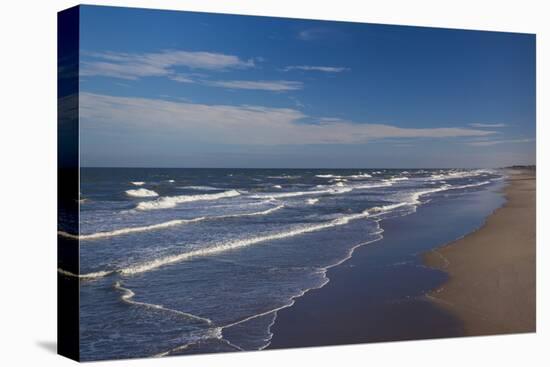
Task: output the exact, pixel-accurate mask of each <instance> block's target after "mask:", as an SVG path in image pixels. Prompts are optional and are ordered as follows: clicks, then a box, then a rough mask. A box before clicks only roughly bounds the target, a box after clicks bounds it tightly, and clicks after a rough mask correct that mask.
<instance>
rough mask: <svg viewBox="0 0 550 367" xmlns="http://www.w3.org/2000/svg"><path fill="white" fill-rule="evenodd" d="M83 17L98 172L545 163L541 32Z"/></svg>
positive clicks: (105, 11)
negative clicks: (538, 122) (540, 135)
mask: <svg viewBox="0 0 550 367" xmlns="http://www.w3.org/2000/svg"><path fill="white" fill-rule="evenodd" d="M80 14H81V15H80V61H79V78H80V94H79V114H80V152H81V157H80V160H81V164H82V166H92V167H233V168H415V167H416V168H436V167H437V168H444V167H501V166H507V165H513V164H534V163H535V117H536V106H535V80H536V78H535V36H534V35H530V34H517V33H502V32H482V31H465V30H450V29H438V28H423V27H407V26H389V25H379V24H365V23H350V22H331V21H315V20H298V19H286V18H271V17H251V16H238V15H221V14H208V13H193V12H180V11H177V12H176V11H157V10H146V9H131V8H115V7H95V6H81V8H80ZM65 98H70V97H65Z"/></svg>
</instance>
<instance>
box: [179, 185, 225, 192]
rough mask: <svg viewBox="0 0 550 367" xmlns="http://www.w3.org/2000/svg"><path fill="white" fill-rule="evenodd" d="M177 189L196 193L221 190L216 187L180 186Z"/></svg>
mask: <svg viewBox="0 0 550 367" xmlns="http://www.w3.org/2000/svg"><path fill="white" fill-rule="evenodd" d="M178 188H179V189H188V190H197V191H214V190H223V189H220V188H218V187H213V186H181V187H178Z"/></svg>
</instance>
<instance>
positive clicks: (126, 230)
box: [66, 204, 284, 241]
mask: <svg viewBox="0 0 550 367" xmlns="http://www.w3.org/2000/svg"><path fill="white" fill-rule="evenodd" d="M282 208H284V204H281V205H278V206H275V207H273V208H269V209H266V210H262V211H259V212H253V213H241V214H228V215H218V216H214V217H197V218H193V219H174V220H170V221H167V222H162V223H157V224H151V225H148V226H141V227H128V228H120V229H115V230H113V231H106V232H96V233H91V234H83V235H80V236H76V235H71V234H68V233H67V234H66V235H67V236H70V237H71V238H74V239H79V240H81V241H86V240H96V239H100V238H107V237H115V236H120V235H125V234H130V233H137V232H148V231H153V230H157V229H164V228H168V227H174V226H179V225H183V224H190V223H196V222H201V221H204V220H216V219H226V218H236V217H250V216H256V215H267V214H271V213H273V212H275V211H277V210H280V209H282Z"/></svg>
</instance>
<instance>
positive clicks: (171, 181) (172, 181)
mask: <svg viewBox="0 0 550 367" xmlns="http://www.w3.org/2000/svg"><path fill="white" fill-rule="evenodd" d="M168 182H170V183H174V182H176V181H174V180H168Z"/></svg>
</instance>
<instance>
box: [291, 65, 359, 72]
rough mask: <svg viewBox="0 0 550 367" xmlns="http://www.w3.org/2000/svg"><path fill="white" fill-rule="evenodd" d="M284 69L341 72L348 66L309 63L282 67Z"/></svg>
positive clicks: (346, 69)
mask: <svg viewBox="0 0 550 367" xmlns="http://www.w3.org/2000/svg"><path fill="white" fill-rule="evenodd" d="M283 70H284V71H291V70H303V71H321V72H325V73H341V72H342V71H348V70H350V69H349V68H345V67H341V66H311V65H291V66H287V67H286V68H284V69H283Z"/></svg>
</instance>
